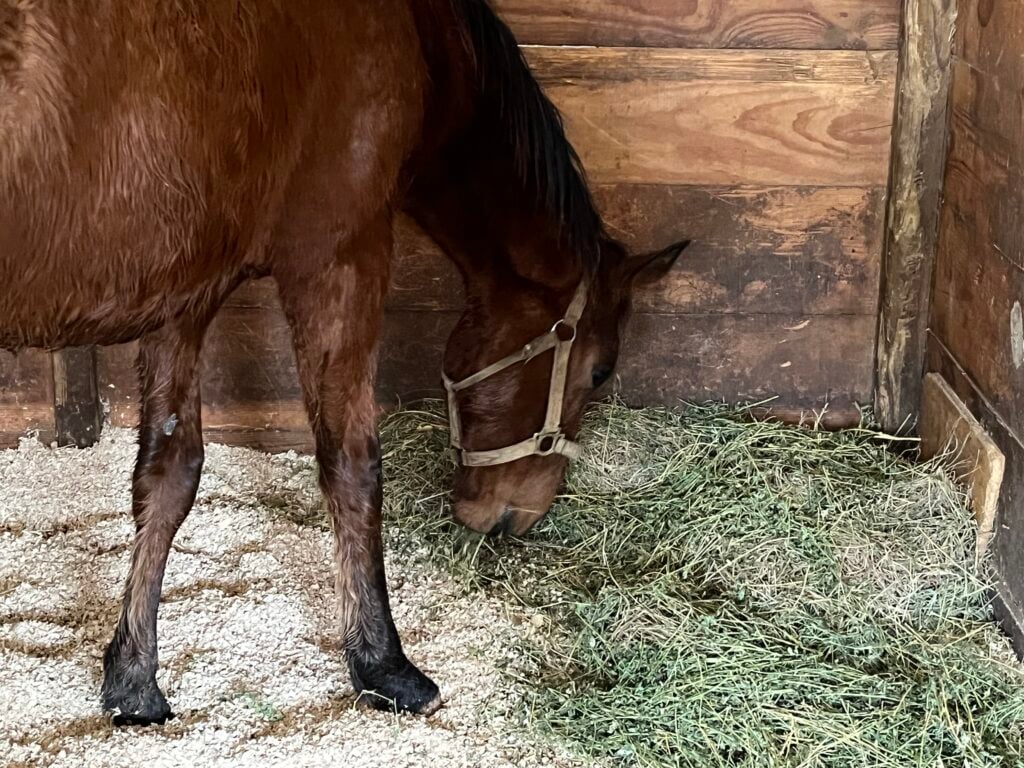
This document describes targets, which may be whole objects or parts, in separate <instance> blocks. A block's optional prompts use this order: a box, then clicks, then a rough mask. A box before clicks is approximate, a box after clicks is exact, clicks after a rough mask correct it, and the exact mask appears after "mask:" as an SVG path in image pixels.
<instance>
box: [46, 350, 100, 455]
mask: <svg viewBox="0 0 1024 768" xmlns="http://www.w3.org/2000/svg"><path fill="white" fill-rule="evenodd" d="M51 360H52V363H53V418H54V427H55V431H56V435H57V445H60V446H67V445H73V446H75V447H77V448H88V447H89V446H91V445H95V444H96V442H97V441H98V440H99V438H100V430H101V429H102V427H103V405H102V404H101V403H100V399H99V396H98V394H97V391H96V353H95V349H94V348H93V347H68V348H67V349H61V350H58V351H56V352H54V353H53V354H52V356H51Z"/></svg>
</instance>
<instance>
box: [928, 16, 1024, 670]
mask: <svg viewBox="0 0 1024 768" xmlns="http://www.w3.org/2000/svg"><path fill="white" fill-rule="evenodd" d="M950 123H951V136H950V151H949V158H948V163H947V169H946V184H945V202H944V206H943V211H942V217H941V233H940V247H939V255H938V259H937V263H936V273H935V285H934V297H933V304H932V318H931V331H930V337H929V350H928V363H929V368H930V370H933V371H938V372H940V373H941V374H942V375H943V377H944V378H945V379H946V380H947V381H948V382H949V383H950V384H951V385H952V386H953V387H954V389H955V390H956V391H957V393H958V394H959V395H960V397H961V398H963V399H964V401H965V402H967V403H968V405H969V406H970V408H971V409H972V411H973V412H974V413H975V415H976V416H977V417H978V418H979V419H980V420H981V421H982V422H983V424H984V425H985V426H986V428H987V429H988V430H989V432H990V433H991V434H992V436H993V437H994V438H995V439H996V441H997V443H998V444H999V446H1000V448H1001V449H1002V450H1003V452H1004V453H1005V454H1006V462H1007V463H1006V477H1005V481H1004V484H1003V492H1002V497H1001V499H1000V513H999V514H1000V519H999V522H998V525H997V530H996V537H995V540H994V545H993V546H994V552H995V557H996V561H997V566H998V569H999V572H1000V574H1001V576H1002V578H1003V580H1004V583H1003V590H1002V591H1003V596H1004V598H1006V599H1007V601H1008V603H1009V606H1008V607H1009V608H1011V610H1012V612H1013V614H1014V615H1015V617H1016V623H1017V625H1018V627H1024V319H1022V316H1021V305H1022V304H1024V225H1022V220H1021V212H1022V211H1024V3H1021V2H993V1H992V0H960V11H959V21H958V32H957V39H956V58H955V59H954V73H953V92H952V98H951V118H950ZM1022 650H1024V646H1022Z"/></svg>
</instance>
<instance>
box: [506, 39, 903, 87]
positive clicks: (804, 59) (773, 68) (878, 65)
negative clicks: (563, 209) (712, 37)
mask: <svg viewBox="0 0 1024 768" xmlns="http://www.w3.org/2000/svg"><path fill="white" fill-rule="evenodd" d="M523 54H524V55H525V56H526V61H527V62H528V63H529V65H530V68H531V69H532V70H533V74H534V76H535V77H536V78H537V80H538V81H539V82H540V83H541V84H543V85H551V84H559V83H576V84H581V85H582V84H587V83H590V82H594V81H598V82H604V83H630V82H637V81H641V80H643V81H659V82H678V83H694V82H697V83H735V82H753V83H782V84H786V83H804V84H809V83H816V84H819V85H820V84H827V85H832V86H841V85H861V86H863V85H875V86H878V85H884V84H886V83H892V82H894V80H895V77H896V69H897V59H898V57H897V55H896V53H895V52H892V51H796V50H779V51H735V50H708V51H691V50H685V49H679V48H666V49H656V48H654V49H652V48H546V47H525V48H523Z"/></svg>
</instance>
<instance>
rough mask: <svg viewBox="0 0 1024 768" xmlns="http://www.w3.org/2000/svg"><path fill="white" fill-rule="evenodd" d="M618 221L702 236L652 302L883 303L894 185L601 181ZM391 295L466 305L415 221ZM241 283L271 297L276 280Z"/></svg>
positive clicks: (404, 236)
mask: <svg viewBox="0 0 1024 768" xmlns="http://www.w3.org/2000/svg"><path fill="white" fill-rule="evenodd" d="M595 197H596V199H597V202H598V206H599V208H600V209H601V210H602V212H603V214H604V216H605V220H606V222H607V224H608V229H609V231H610V232H611V233H612V234H614V235H615V236H616V237H618V238H619V239H621V240H622V241H623V242H624V243H625V244H626V245H627V247H629V248H630V249H632V250H633V251H634V252H642V251H649V250H654V249H657V248H659V247H664V246H665V245H667V244H669V243H672V242H675V241H677V240H680V239H683V238H690V239H692V240H693V241H694V243H693V245H692V246H691V247H690V248H689V249H688V250H687V251H686V253H685V254H684V256H683V259H682V260H681V262H680V264H678V265H677V267H676V269H675V270H674V271H673V272H672V273H671V274H670V275H669V276H668V277H667V278H666V279H665V280H664V281H663V282H662V283H660V284H658V285H657V286H654V287H652V288H650V289H648V290H645V291H643V292H641V293H639V294H638V295H637V297H636V301H635V306H636V308H637V310H638V311H641V312H665V313H678V314H687V313H694V312H700V313H761V314H764V313H780V312H781V313H790V314H793V313H797V314H808V315H831V314H874V313H875V311H876V307H877V302H878V269H879V268H878V261H879V251H880V248H881V237H882V220H883V213H882V206H883V203H884V190H883V189H881V188H876V189H867V190H864V189H855V188H820V187H819V188H800V187H797V188H786V187H772V188H762V187H758V188H754V187H739V188H736V187H733V188H729V187H717V188H708V189H704V188H699V187H676V186H658V185H630V184H617V185H600V186H598V187H596V189H595ZM392 271H393V280H392V287H391V295H390V298H389V306H390V307H392V308H395V307H400V308H404V309H459V308H461V306H462V285H461V279H460V278H459V276H458V273H457V272H456V270H455V269H454V268H453V267H452V266H451V264H450V262H449V261H448V259H447V258H446V257H445V256H444V255H443V254H442V253H441V252H440V251H439V250H438V249H437V247H436V246H435V245H434V243H433V242H432V241H431V240H430V239H429V238H427V237H426V236H425V235H423V234H422V233H419V232H418V231H417V230H416V229H415V227H414V225H412V224H411V223H410V222H405V224H404V226H403V227H402V228H401V235H400V237H399V246H398V249H397V254H396V264H395V268H394V269H393V270H392ZM253 291H255V292H250V291H249V290H246V291H243V292H240V293H239V294H236V296H235V297H234V298H232V300H231V304H232V305H238V303H239V302H242V303H244V304H247V305H251V304H254V303H266V302H267V301H269V300H270V299H271V298H272V294H273V289H272V287H271V286H267V288H266V289H265V290H264V292H263V293H260V291H259V289H253Z"/></svg>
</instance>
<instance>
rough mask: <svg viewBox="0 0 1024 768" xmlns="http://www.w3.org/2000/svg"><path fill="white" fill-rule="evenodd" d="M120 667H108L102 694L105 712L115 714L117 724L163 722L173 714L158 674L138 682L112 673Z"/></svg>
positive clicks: (160, 723)
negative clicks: (158, 680) (160, 684)
mask: <svg viewBox="0 0 1024 768" xmlns="http://www.w3.org/2000/svg"><path fill="white" fill-rule="evenodd" d="M117 668H118V667H116V666H113V667H108V668H107V671H106V674H105V675H104V680H103V694H102V698H103V711H104V712H111V713H113V715H114V725H117V726H124V725H162V724H163V723H166V722H167V721H168V720H170V719H172V718H173V717H174V715H173V713H172V712H171V707H170V705H169V704H168V703H167V699H166V698H164V695H163V693H162V692H161V691H160V688H158V687H157V684H156V678H155V677H153V676H149V677H148V679H144V680H143V681H142V682H138V681H136V680H133V679H132V678H131V676H130V675H125V676H119V675H116V674H114V673H112V672H111V670H112V669H117Z"/></svg>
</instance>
